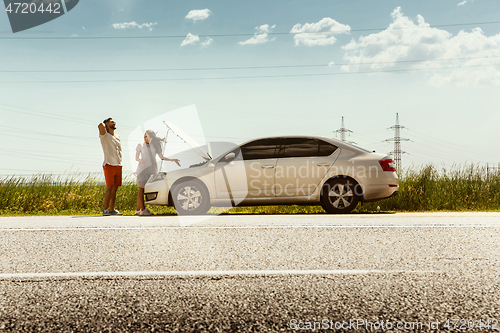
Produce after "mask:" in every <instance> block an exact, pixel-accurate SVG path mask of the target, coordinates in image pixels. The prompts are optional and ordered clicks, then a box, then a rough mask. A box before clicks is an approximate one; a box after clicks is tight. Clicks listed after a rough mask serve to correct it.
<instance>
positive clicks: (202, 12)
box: [186, 8, 212, 22]
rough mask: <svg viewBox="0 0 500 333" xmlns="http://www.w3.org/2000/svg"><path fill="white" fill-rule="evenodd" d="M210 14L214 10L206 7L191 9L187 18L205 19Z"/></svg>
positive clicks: (194, 19)
mask: <svg viewBox="0 0 500 333" xmlns="http://www.w3.org/2000/svg"><path fill="white" fill-rule="evenodd" d="M210 14H212V12H211V11H210V10H209V9H207V8H205V9H193V10H192V11H190V12H189V13H188V14H187V15H186V18H187V19H190V20H193V21H195V22H196V21H203V20H205V19H207V18H208V17H209V16H210Z"/></svg>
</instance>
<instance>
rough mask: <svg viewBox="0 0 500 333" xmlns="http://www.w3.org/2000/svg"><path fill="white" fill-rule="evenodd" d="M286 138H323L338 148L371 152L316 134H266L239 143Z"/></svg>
mask: <svg viewBox="0 0 500 333" xmlns="http://www.w3.org/2000/svg"><path fill="white" fill-rule="evenodd" d="M288 138H290V139H300V138H305V139H319V140H324V141H327V142H330V143H332V144H334V145H336V146H337V147H339V148H346V149H350V150H360V151H362V152H365V153H371V152H372V151H370V150H368V149H365V148H361V147H358V146H355V145H353V144H350V143H347V142H344V141H341V140H337V139H334V138H329V137H325V136H318V135H275V136H266V137H260V138H254V139H251V140H248V141H246V142H243V143H242V144H240V146H243V145H245V144H247V143H250V142H253V141H256V140H263V139H288Z"/></svg>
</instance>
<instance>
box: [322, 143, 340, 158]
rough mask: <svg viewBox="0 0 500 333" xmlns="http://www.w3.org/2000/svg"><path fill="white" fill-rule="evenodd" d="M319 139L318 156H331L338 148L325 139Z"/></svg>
mask: <svg viewBox="0 0 500 333" xmlns="http://www.w3.org/2000/svg"><path fill="white" fill-rule="evenodd" d="M318 141H319V150H318V156H330V155H331V154H333V152H334V151H336V150H337V148H338V147H337V146H334V145H332V144H331V143H329V142H326V141H323V140H318Z"/></svg>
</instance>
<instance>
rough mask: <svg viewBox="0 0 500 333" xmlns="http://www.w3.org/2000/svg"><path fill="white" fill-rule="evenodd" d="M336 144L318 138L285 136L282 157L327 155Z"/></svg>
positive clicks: (332, 150)
mask: <svg viewBox="0 0 500 333" xmlns="http://www.w3.org/2000/svg"><path fill="white" fill-rule="evenodd" d="M336 149H337V147H336V146H334V145H332V144H330V143H328V142H325V141H323V140H318V139H309V138H287V139H286V141H285V145H284V157H285V158H287V157H316V156H329V155H331V154H332V153H333V152H334V151H335V150H336Z"/></svg>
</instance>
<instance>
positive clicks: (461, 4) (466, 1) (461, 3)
mask: <svg viewBox="0 0 500 333" xmlns="http://www.w3.org/2000/svg"><path fill="white" fill-rule="evenodd" d="M469 2H474V0H464V1H462V2H460V3H459V4H458V5H457V6H463V5H465V4H466V3H469Z"/></svg>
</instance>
